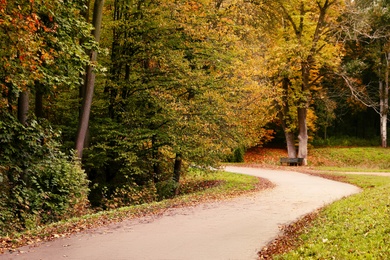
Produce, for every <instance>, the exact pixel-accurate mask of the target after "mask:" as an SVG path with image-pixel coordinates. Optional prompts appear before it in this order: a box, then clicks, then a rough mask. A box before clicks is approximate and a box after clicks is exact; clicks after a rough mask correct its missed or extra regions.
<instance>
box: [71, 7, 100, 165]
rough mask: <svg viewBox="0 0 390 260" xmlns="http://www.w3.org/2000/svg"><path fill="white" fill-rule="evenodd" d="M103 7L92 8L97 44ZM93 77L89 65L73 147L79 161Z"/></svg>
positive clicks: (89, 110)
mask: <svg viewBox="0 0 390 260" xmlns="http://www.w3.org/2000/svg"><path fill="white" fill-rule="evenodd" d="M103 6H104V0H95V3H94V8H93V20H92V23H93V26H94V28H95V29H94V31H93V32H92V34H93V36H94V37H95V41H96V42H98V43H99V41H100V32H101V25H102V17H103ZM96 60H97V51H96V50H93V51H92V52H91V59H90V61H91V64H94V63H95V62H96ZM95 76H96V75H95V73H94V72H93V67H92V65H89V66H88V67H87V71H86V80H85V93H84V98H83V101H82V106H81V115H80V120H79V127H78V131H77V137H76V145H75V148H76V152H77V156H78V157H79V158H80V159H81V158H82V156H83V149H84V143H85V138H86V135H87V131H88V125H89V118H90V114H91V106H92V98H93V92H94V87H95Z"/></svg>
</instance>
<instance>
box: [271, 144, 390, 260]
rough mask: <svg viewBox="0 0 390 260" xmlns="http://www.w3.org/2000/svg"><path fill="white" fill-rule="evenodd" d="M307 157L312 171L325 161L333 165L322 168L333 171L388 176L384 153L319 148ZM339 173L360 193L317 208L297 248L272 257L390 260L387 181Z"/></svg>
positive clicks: (389, 186) (379, 150)
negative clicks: (314, 217) (317, 214)
mask: <svg viewBox="0 0 390 260" xmlns="http://www.w3.org/2000/svg"><path fill="white" fill-rule="evenodd" d="M311 156H312V158H313V164H312V167H314V169H324V166H325V165H324V164H323V162H326V161H328V160H329V161H335V162H336V163H335V165H333V166H332V167H328V168H327V170H332V171H333V172H334V173H337V172H338V169H339V170H341V171H352V172H362V171H368V172H372V171H388V172H390V169H389V164H390V150H388V149H383V148H372V147H369V148H321V149H314V150H313V151H312V154H311ZM339 172H340V171H339ZM324 174H330V173H324ZM341 175H342V176H345V180H346V181H347V182H349V183H352V184H354V185H357V186H359V187H361V188H362V192H361V193H360V194H356V195H353V196H350V197H348V198H345V199H342V200H340V201H337V202H335V203H333V204H331V205H329V206H327V207H325V208H324V209H322V210H321V211H320V213H319V216H318V217H317V218H316V219H315V220H314V221H313V222H312V223H311V224H309V225H308V226H306V227H305V228H304V230H302V233H301V235H300V236H299V238H298V241H299V246H298V247H296V248H295V249H294V250H292V251H290V252H288V253H285V254H282V255H278V256H276V255H274V256H273V258H274V259H390V177H384V176H373V175H349V174H345V175H344V174H341Z"/></svg>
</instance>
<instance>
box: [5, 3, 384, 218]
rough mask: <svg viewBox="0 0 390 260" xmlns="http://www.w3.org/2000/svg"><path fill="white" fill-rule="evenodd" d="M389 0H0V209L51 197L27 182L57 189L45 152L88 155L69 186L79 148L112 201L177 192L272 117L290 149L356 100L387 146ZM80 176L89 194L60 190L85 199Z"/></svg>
mask: <svg viewBox="0 0 390 260" xmlns="http://www.w3.org/2000/svg"><path fill="white" fill-rule="evenodd" d="M389 4H390V3H388V2H387V1H385V0H381V1H368V0H366V1H351V2H348V1H339V0H317V1H308V0H289V1H281V0H276V1H275V0H273V1H271V0H250V1H241V0H233V1H232V0H230V1H225V0H197V1H187V0H180V1H177V0H176V1H173V0H172V1H170V0H167V1H156V0H105V1H103V0H95V1H90V0H67V1H45V0H31V1H28V2H26V3H16V2H15V1H7V0H0V15H1V17H0V37H1V39H2V41H1V42H0V45H1V59H0V75H1V78H0V86H1V92H2V99H1V101H0V111H1V118H2V121H1V125H0V126H1V129H3V130H4V134H3V133H0V141H1V144H2V150H1V163H0V165H1V168H0V173H1V178H0V182H1V184H2V189H3V190H5V191H7V192H5V193H4V194H5V195H4V196H3V197H2V202H1V204H0V210H1V211H2V210H3V209H5V208H11V209H13V210H11V211H9V212H8V213H7V214H6V215H4V216H8V217H9V218H10V219H11V218H12V217H14V218H15V216H16V218H15V219H18V220H19V222H20V223H24V225H25V223H28V221H27V220H28V219H29V221H32V220H31V219H34V220H36V222H39V221H38V220H37V217H36V216H37V214H38V212H41V211H42V210H43V211H47V208H45V207H44V206H42V205H43V204H42V203H43V202H42V203H41V204H39V205H38V204H36V203H35V202H34V201H36V195H34V196H32V195H31V196H30V195H29V196H26V195H25V194H23V192H22V191H23V189H22V188H23V187H28V188H29V189H30V190H31V192H32V193H34V192H33V191H34V190H39V194H40V195H39V196H41V197H42V198H49V197H50V196H48V195H47V194H49V191H48V190H46V188H41V187H43V185H42V183H53V180H54V179H56V180H57V177H56V176H57V175H53V174H51V175H50V174H49V175H48V174H46V173H47V172H52V171H53V170H50V171H49V167H48V165H47V164H42V163H41V164H40V163H39V161H40V160H47V159H48V158H47V156H48V155H49V154H52V157H50V158H53V160H54V158H61V162H62V164H64V165H67V166H66V167H75V168H74V169H78V170H74V171H73V172H78V173H79V174H73V175H72V174H70V175H66V174H64V178H68V179H67V180H68V181H64V182H63V183H64V185H65V183H68V184H66V185H69V183H71V184H72V185H73V184H74V180H75V178H76V177H75V176H79V177H78V178H84V179H85V175H84V173H83V172H82V171H81V169H80V165H79V163H78V162H77V160H74V159H72V158H73V157H72V156H71V157H70V158H68V157H67V156H68V155H67V154H69V151H71V150H72V149H75V151H76V158H78V159H79V160H80V159H81V162H82V166H83V169H84V170H85V172H86V173H87V177H88V179H89V181H90V185H89V188H90V191H89V201H90V203H92V205H94V206H99V207H102V208H107V207H118V206H121V205H125V204H129V203H141V202H144V201H150V200H155V199H161V198H164V197H168V196H172V195H173V194H175V193H177V192H178V191H179V189H178V188H179V186H178V185H179V181H180V176H181V174H182V173H183V172H185V171H186V169H188V167H190V166H191V165H194V166H197V167H205V168H207V167H208V166H215V165H218V162H220V161H222V160H228V159H229V158H230V156H231V154H233V151H234V150H236V149H242V147H249V146H252V145H259V144H262V143H264V142H266V141H268V140H270V139H272V136H273V133H274V132H275V131H277V130H278V129H276V128H274V127H272V128H270V127H269V126H270V125H273V126H275V125H276V126H278V127H280V129H283V131H284V133H285V139H286V143H287V148H288V154H289V156H290V157H297V156H298V157H302V158H305V159H306V158H307V154H308V153H307V147H308V141H309V137H310V136H313V134H314V132H315V131H316V129H318V128H322V130H323V131H325V133H326V129H327V127H329V126H331V125H332V120H334V119H335V118H336V116H335V110H336V109H337V108H338V107H340V106H341V105H344V104H350V105H351V106H354V107H358V106H360V105H358V104H364V105H366V106H368V107H372V108H375V109H377V110H378V113H379V114H380V116H381V118H382V120H381V122H382V124H381V125H382V127H381V133H382V145H383V146H386V143H387V141H386V135H387V133H386V129H387V126H386V122H387V113H388V69H389V64H388V61H389V59H388V57H389V55H388V44H387V42H388V35H387V31H388V30H387V29H388V28H387V24H388V21H387V19H388V17H389V16H388V6H389ZM90 17H92V18H91V19H90ZM378 89H379V91H378ZM335 93H336V95H334V94H335ZM30 108H34V109H30ZM271 123H272V124H271ZM17 129H19V130H17ZM20 129H25V130H23V131H22V130H20ZM27 129H30V130H29V131H27ZM48 129H53V130H48ZM58 133H60V134H58ZM11 136H12V138H11ZM36 136H41V137H40V138H36ZM296 136H297V137H298V150H296V148H295V147H296ZM46 139H48V140H52V141H51V142H46ZM18 140H29V141H28V142H27V143H28V144H29V145H28V146H19V145H18V144H17V143H19V142H20V141H18ZM48 143H50V145H49V146H47V145H48ZM60 143H61V145H60ZM3 147H7V149H5V148H3ZM27 147H30V148H29V149H30V150H28V149H27ZM39 147H41V148H42V149H43V148H45V149H46V150H45V149H43V150H44V151H46V152H39V153H36V152H33V151H38V150H39V151H43V150H42V149H38V148H39ZM20 154H23V156H25V158H30V159H31V158H35V159H34V160H24V161H25V162H26V161H31V164H30V163H29V164H28V165H27V164H23V160H20V157H19V155H20ZM37 154H39V156H38V155H37ZM37 156H38V157H37ZM36 158H40V160H38V159H36ZM50 160H51V159H50ZM33 161H36V163H34V162H33ZM37 165H39V167H38V166H37ZM33 166H34V167H35V168H34V167H33ZM64 167H65V166H64ZM66 167H65V168H66ZM32 169H40V170H39V171H38V170H32ZM46 169H47V170H46ZM72 169H73V168H72ZM16 172H17V173H16ZM45 172H46V173H45ZM57 173H61V171H57ZM62 173H63V172H62ZM80 176H84V177H80ZM36 180H40V181H36ZM55 182H56V183H57V182H58V181H55ZM76 182H77V183H79V185H76V186H75V187H78V190H79V192H75V191H72V193H71V194H79V195H78V196H76V197H77V198H79V199H77V200H76V199H66V198H67V197H66V196H70V195H69V194H68V193H66V192H65V193H61V192H63V191H64V190H67V189H68V188H66V187H68V186H66V185H65V186H61V188H59V189H58V190H61V192H60V193H58V191H56V192H57V193H56V192H53V191H50V192H52V193H53V194H56V196H57V195H58V196H60V197H61V196H62V197H61V198H65V199H64V201H67V200H68V201H73V202H74V203H77V204H78V205H85V204H86V197H85V194H86V182H85V181H80V179H77V181H76ZM17 185H19V186H18V187H20V188H21V193H20V194H19V195H18V196H14V195H12V192H11V191H12V190H13V189H14V188H15V187H16V186H17ZM51 186H52V184H51V185H46V186H45V187H47V189H49V187H51ZM34 194H35V193H34ZM37 194H38V193H37ZM67 194H68V195H67ZM37 196H38V195H37ZM53 196H54V195H53ZM48 200H49V199H48ZM43 201H45V200H43ZM22 202H23V203H22ZM18 203H19V204H18ZM34 203H35V204H34ZM32 204H34V205H36V206H35V208H34V209H33V207H31V206H30V205H32ZM51 205H53V203H52V204H51ZM66 207H73V208H77V207H76V206H75V205H74V204H69V205H68V204H67V205H65V206H64V208H63V209H65V208H66ZM63 209H62V208H61V209H56V210H57V211H56V214H52V216H54V215H55V216H61V210H63ZM51 220H52V219H50V221H51ZM42 221H49V219H48V218H47V219H45V220H42ZM32 222H34V221H32Z"/></svg>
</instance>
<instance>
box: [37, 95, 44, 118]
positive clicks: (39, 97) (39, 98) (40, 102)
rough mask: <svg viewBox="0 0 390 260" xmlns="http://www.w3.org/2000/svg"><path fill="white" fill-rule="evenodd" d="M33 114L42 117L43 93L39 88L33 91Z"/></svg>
mask: <svg viewBox="0 0 390 260" xmlns="http://www.w3.org/2000/svg"><path fill="white" fill-rule="evenodd" d="M35 116H36V117H37V118H43V93H42V91H41V90H39V89H37V90H36V93H35Z"/></svg>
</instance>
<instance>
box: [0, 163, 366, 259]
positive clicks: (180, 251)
mask: <svg viewBox="0 0 390 260" xmlns="http://www.w3.org/2000/svg"><path fill="white" fill-rule="evenodd" d="M226 170H227V171H229V172H236V173H243V174H249V175H254V176H259V177H263V178H267V179H269V180H270V181H272V182H273V183H274V184H276V185H277V186H276V187H275V188H274V189H272V190H266V191H262V192H259V193H256V194H254V195H251V196H243V197H240V198H235V199H232V200H228V201H224V202H216V203H206V204H201V205H199V206H196V207H190V208H182V209H172V210H169V211H168V212H167V213H166V214H164V216H163V217H159V218H157V219H153V218H151V217H148V218H142V219H137V220H129V221H125V222H122V223H118V224H115V225H110V226H107V227H105V228H100V229H97V230H94V231H89V232H86V233H82V234H78V235H75V236H72V237H70V238H63V239H58V240H55V241H52V242H48V243H44V244H42V245H41V246H39V247H36V248H28V247H25V248H21V250H23V251H25V252H24V253H23V254H19V255H17V254H16V253H14V254H12V255H3V256H0V258H1V259H82V260H84V259H85V260H86V259H94V260H98V259H105V260H106V259H115V260H119V259H126V260H127V259H134V260H142V259H150V260H165V259H166V260H168V259H169V260H173V259H175V260H176V259H177V260H179V259H183V260H191V259H196V260H198V259H199V260H203V259H206V260H218V259H223V260H226V259H243V260H248V259H256V258H257V252H258V251H259V250H260V249H261V248H262V247H263V246H265V245H266V244H267V243H268V242H270V241H271V240H272V239H274V238H275V237H276V236H277V235H278V234H279V232H280V231H279V226H280V225H285V224H288V223H290V222H292V221H295V220H297V219H298V218H299V217H301V216H303V215H305V214H307V213H310V212H312V211H314V210H315V209H317V208H320V207H322V206H324V205H325V204H328V203H331V202H333V201H335V200H338V199H341V198H343V197H345V196H349V195H351V194H354V193H357V192H359V189H358V188H356V187H355V186H352V185H349V184H345V183H340V182H335V181H331V180H327V179H323V178H320V177H314V176H310V175H306V174H301V173H297V172H292V171H275V170H264V169H258V168H242V167H226Z"/></svg>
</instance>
